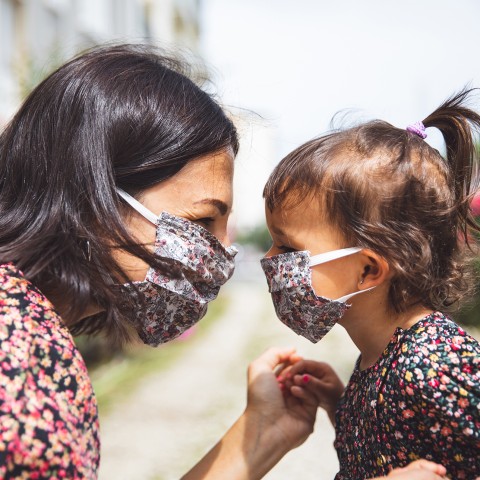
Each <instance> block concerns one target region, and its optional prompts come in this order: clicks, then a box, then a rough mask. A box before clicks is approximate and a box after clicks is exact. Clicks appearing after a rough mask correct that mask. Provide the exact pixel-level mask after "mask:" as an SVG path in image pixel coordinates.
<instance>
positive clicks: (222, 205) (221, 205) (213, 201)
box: [193, 198, 228, 216]
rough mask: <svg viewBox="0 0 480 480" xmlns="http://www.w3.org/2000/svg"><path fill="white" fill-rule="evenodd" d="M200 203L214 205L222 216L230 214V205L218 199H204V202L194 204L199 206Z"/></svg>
mask: <svg viewBox="0 0 480 480" xmlns="http://www.w3.org/2000/svg"><path fill="white" fill-rule="evenodd" d="M199 203H203V204H205V203H206V204H209V205H213V206H214V207H215V208H216V209H217V210H218V211H219V212H220V215H222V216H223V215H225V214H226V213H227V212H228V205H227V204H226V203H225V202H222V201H221V200H218V199H217V198H204V199H203V200H198V201H196V202H193V204H194V205H198V204H199Z"/></svg>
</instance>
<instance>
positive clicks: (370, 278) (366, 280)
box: [358, 249, 391, 290]
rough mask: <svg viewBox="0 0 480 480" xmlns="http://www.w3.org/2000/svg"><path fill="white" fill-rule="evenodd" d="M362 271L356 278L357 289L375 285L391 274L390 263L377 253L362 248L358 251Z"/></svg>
mask: <svg viewBox="0 0 480 480" xmlns="http://www.w3.org/2000/svg"><path fill="white" fill-rule="evenodd" d="M360 255H361V259H360V261H361V267H362V271H361V273H360V277H359V280H358V289H359V290H365V289H367V288H372V287H377V286H378V285H381V284H382V283H383V282H385V281H386V280H388V279H389V278H390V276H391V272H390V265H389V264H388V262H387V261H386V260H385V259H384V258H383V257H382V256H380V255H378V253H375V252H374V251H372V250H368V249H364V250H362V251H361V252H360Z"/></svg>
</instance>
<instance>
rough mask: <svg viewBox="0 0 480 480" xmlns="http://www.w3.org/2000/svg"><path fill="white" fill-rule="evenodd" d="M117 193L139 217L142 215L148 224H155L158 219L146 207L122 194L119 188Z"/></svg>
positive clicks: (125, 193) (126, 194)
mask: <svg viewBox="0 0 480 480" xmlns="http://www.w3.org/2000/svg"><path fill="white" fill-rule="evenodd" d="M117 193H118V194H119V195H120V196H121V197H122V198H123V199H124V200H125V201H126V202H127V203H128V204H129V205H130V206H131V207H132V208H133V209H135V210H136V211H137V212H138V213H139V214H140V215H143V216H144V217H145V218H146V219H147V220H148V221H149V222H152V223H153V224H154V225H156V224H157V219H158V217H157V216H156V215H155V214H154V213H153V212H151V211H150V210H149V209H148V208H147V207H145V206H144V205H142V204H141V203H140V202H139V201H138V200H136V199H135V198H133V197H132V196H131V195H129V194H128V193H127V192H124V191H123V190H122V189H121V188H117Z"/></svg>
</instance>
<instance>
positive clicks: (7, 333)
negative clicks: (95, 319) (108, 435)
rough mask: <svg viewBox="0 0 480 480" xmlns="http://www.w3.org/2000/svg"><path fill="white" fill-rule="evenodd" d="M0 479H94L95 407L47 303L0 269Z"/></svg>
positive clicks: (77, 358)
mask: <svg viewBox="0 0 480 480" xmlns="http://www.w3.org/2000/svg"><path fill="white" fill-rule="evenodd" d="M0 342H1V349H0V478H2V479H33V480H35V479H62V478H64V479H69V480H71V479H92V480H93V479H95V478H97V470H98V464H99V447H100V446H99V439H98V415H97V403H96V400H95V396H94V394H93V389H92V386H91V383H90V380H89V378H88V373H87V370H86V367H85V363H84V361H83V359H82V357H81V355H80V353H79V351H78V350H77V348H76V347H75V345H74V343H73V339H72V337H71V335H70V333H69V331H68V329H67V328H66V327H65V325H64V323H63V322H62V319H61V318H60V317H59V316H58V314H57V313H56V312H55V311H54V309H53V307H52V305H51V303H50V302H49V301H48V300H47V299H46V298H45V296H44V295H42V294H41V293H40V292H39V291H38V290H37V289H36V288H35V287H34V286H33V285H32V284H31V283H29V282H28V281H27V280H26V279H25V278H24V277H23V275H22V274H21V272H19V271H18V270H17V269H16V268H14V267H13V266H12V265H11V264H7V265H0Z"/></svg>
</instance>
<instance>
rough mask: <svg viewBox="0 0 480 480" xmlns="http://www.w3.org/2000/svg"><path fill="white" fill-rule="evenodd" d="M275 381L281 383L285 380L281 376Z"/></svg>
mask: <svg viewBox="0 0 480 480" xmlns="http://www.w3.org/2000/svg"><path fill="white" fill-rule="evenodd" d="M277 380H278V381H279V382H283V381H284V380H285V379H284V378H283V377H282V376H281V375H279V376H278V377H277Z"/></svg>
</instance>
